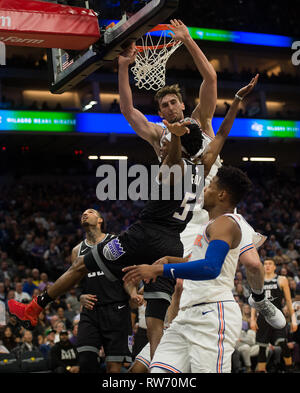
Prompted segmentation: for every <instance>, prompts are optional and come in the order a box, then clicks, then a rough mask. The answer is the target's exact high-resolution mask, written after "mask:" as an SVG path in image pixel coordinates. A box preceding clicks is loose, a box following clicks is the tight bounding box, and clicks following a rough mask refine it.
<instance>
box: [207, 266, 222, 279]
mask: <svg viewBox="0 0 300 393" xmlns="http://www.w3.org/2000/svg"><path fill="white" fill-rule="evenodd" d="M221 269H222V266H214V267H213V268H212V269H210V271H209V272H208V275H207V277H208V278H207V279H208V280H215V279H216V278H217V277H218V276H219V275H220V273H221Z"/></svg>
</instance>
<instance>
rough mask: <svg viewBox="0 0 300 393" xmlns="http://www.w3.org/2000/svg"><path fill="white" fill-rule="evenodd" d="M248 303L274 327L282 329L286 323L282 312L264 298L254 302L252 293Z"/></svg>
mask: <svg viewBox="0 0 300 393" xmlns="http://www.w3.org/2000/svg"><path fill="white" fill-rule="evenodd" d="M248 303H249V304H250V306H251V307H253V308H255V309H256V310H257V311H258V312H259V313H260V314H261V315H263V317H264V318H265V320H266V321H267V322H268V324H269V325H271V326H272V327H273V328H274V329H282V328H284V327H285V325H286V319H285V316H284V315H283V313H282V312H281V311H280V310H279V309H278V308H277V307H276V306H274V304H272V303H271V302H270V300H268V299H266V298H264V299H263V300H261V301H260V302H255V301H254V299H253V297H252V295H250V296H249V298H248Z"/></svg>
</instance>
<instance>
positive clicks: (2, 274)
mask: <svg viewBox="0 0 300 393" xmlns="http://www.w3.org/2000/svg"><path fill="white" fill-rule="evenodd" d="M15 271H16V269H15V268H12V267H11V268H9V266H8V263H7V262H6V261H2V262H1V269H0V281H2V282H3V281H5V279H6V278H9V279H10V280H11V279H12V278H13V277H14V275H15Z"/></svg>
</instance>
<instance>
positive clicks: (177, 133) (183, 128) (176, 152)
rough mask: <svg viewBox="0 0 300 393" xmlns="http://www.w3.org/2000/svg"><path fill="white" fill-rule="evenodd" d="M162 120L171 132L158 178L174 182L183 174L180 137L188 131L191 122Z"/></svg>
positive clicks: (165, 181)
mask: <svg viewBox="0 0 300 393" xmlns="http://www.w3.org/2000/svg"><path fill="white" fill-rule="evenodd" d="M163 122H164V124H165V126H166V127H168V129H169V131H170V133H171V141H170V146H169V149H168V154H167V156H166V158H165V159H164V161H163V163H162V165H161V167H160V170H159V180H160V181H162V182H163V183H169V184H176V183H177V181H178V180H179V179H180V180H181V179H182V176H183V174H184V162H183V160H182V151H181V139H180V137H181V136H182V135H184V134H186V133H190V130H189V128H188V127H187V126H188V125H190V124H191V122H190V121H181V122H176V123H172V124H170V123H168V122H167V121H166V120H163ZM176 166H177V168H176ZM170 169H171V171H170Z"/></svg>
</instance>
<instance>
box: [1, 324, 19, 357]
mask: <svg viewBox="0 0 300 393" xmlns="http://www.w3.org/2000/svg"><path fill="white" fill-rule="evenodd" d="M0 342H2V345H4V346H5V348H6V349H7V350H8V351H9V352H11V351H12V350H13V349H14V348H16V347H17V346H18V342H17V341H16V336H15V335H14V334H13V331H12V329H11V327H10V326H8V325H7V326H6V327H5V328H4V330H3V333H2V335H1V337H0Z"/></svg>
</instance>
